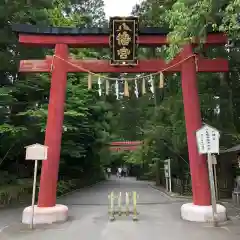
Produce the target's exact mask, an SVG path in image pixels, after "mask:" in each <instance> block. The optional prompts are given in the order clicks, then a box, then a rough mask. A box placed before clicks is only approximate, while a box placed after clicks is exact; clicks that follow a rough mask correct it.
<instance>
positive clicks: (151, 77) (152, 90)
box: [149, 75, 154, 93]
mask: <svg viewBox="0 0 240 240" xmlns="http://www.w3.org/2000/svg"><path fill="white" fill-rule="evenodd" d="M149 82H150V84H151V87H150V90H151V92H152V93H154V80H153V76H152V75H151V76H150V81H149Z"/></svg>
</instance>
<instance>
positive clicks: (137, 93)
mask: <svg viewBox="0 0 240 240" xmlns="http://www.w3.org/2000/svg"><path fill="white" fill-rule="evenodd" d="M135 95H136V97H137V98H138V96H139V92H138V82H137V80H136V79H135Z"/></svg>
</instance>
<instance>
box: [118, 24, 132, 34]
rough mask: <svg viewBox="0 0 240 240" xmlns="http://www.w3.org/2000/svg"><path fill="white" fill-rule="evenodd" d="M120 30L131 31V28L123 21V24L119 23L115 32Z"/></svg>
mask: <svg viewBox="0 0 240 240" xmlns="http://www.w3.org/2000/svg"><path fill="white" fill-rule="evenodd" d="M121 31H129V32H131V31H132V30H131V28H130V27H129V26H128V25H127V24H126V23H123V24H121V25H120V26H119V27H118V30H117V32H121Z"/></svg>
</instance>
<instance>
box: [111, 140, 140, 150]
mask: <svg viewBox="0 0 240 240" xmlns="http://www.w3.org/2000/svg"><path fill="white" fill-rule="evenodd" d="M142 143H143V142H142V141H120V142H111V143H110V146H109V149H110V151H135V150H137V149H139V147H140V146H141V145H142Z"/></svg>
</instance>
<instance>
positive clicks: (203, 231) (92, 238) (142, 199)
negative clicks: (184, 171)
mask: <svg viewBox="0 0 240 240" xmlns="http://www.w3.org/2000/svg"><path fill="white" fill-rule="evenodd" d="M111 191H116V192H120V191H121V192H126V191H137V192H138V194H139V200H138V211H139V212H140V215H139V221H138V222H133V221H132V219H131V217H117V218H116V220H115V221H114V222H109V221H108V215H107V211H108V209H107V202H108V200H107V195H108V193H109V192H111ZM184 201H186V200H184V199H175V200H174V199H172V198H170V197H169V196H167V195H166V194H164V193H162V192H160V191H159V190H156V189H153V188H152V187H151V186H150V185H149V184H148V182H139V181H135V180H134V179H132V178H126V179H124V178H122V179H116V178H114V177H113V178H112V179H110V180H108V181H106V182H103V183H100V184H97V185H95V186H93V187H90V188H86V189H81V190H79V191H76V192H74V193H72V194H69V195H67V196H65V197H62V198H61V199H59V203H61V204H66V205H67V206H68V207H69V214H70V218H69V221H68V222H66V223H61V224H53V225H48V226H46V225H44V226H37V228H36V229H35V230H33V231H31V230H29V228H28V227H27V226H25V225H22V224H20V218H21V212H22V208H21V209H10V210H2V211H0V240H9V239H13V240H55V239H57V240H66V239H69V240H75V239H76V240H79V239H84V240H120V239H124V238H126V239H133V240H135V239H136V240H148V239H149V238H151V239H153V240H154V239H167V240H173V239H178V240H190V239H194V240H198V239H199V240H200V239H201V240H203V239H207V240H208V239H211V240H235V239H238V240H239V239H240V221H239V220H235V221H229V222H226V223H224V224H222V225H221V227H218V228H213V227H212V226H211V224H208V223H206V224H199V223H191V222H185V221H183V220H181V218H180V207H181V205H182V204H183V203H184Z"/></svg>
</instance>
